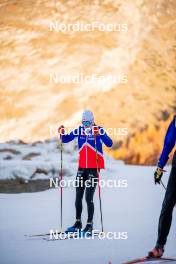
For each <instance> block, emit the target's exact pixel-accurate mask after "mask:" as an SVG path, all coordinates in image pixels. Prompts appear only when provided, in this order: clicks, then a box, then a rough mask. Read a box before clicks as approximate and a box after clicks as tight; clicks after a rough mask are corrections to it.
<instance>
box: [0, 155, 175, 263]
mask: <svg viewBox="0 0 176 264" xmlns="http://www.w3.org/2000/svg"><path fill="white" fill-rule="evenodd" d="M106 164H107V169H106V170H105V171H103V172H102V173H101V177H102V178H103V179H115V180H124V179H125V180H127V182H128V187H127V188H124V187H121V188H102V205H103V219H104V227H105V230H106V231H115V232H127V233H128V239H127V240H108V239H104V240H100V239H95V240H86V239H84V240H73V239H72V240H64V241H49V242H47V241H44V240H42V238H26V237H25V236H24V234H31V233H41V232H47V231H49V230H50V229H59V225H60V223H59V219H60V209H59V205H60V200H59V197H60V196H59V195H60V194H59V190H58V189H51V190H47V191H44V192H38V193H22V194H0V201H1V202H0V212H1V214H0V256H1V258H0V263H2V264H17V263H18V264H22V263H25V264H38V263H42V264H83V263H84V264H90V263H92V264H109V263H111V264H120V263H122V262H123V261H125V260H129V259H133V258H136V257H141V256H143V255H145V254H146V253H147V252H148V250H150V249H151V248H152V247H153V246H154V244H155V241H156V235H157V224H158V217H159V213H160V209H161V203H162V200H163V197H164V190H163V188H162V187H161V186H155V185H154V184H153V171H154V168H153V167H142V166H127V165H124V164H122V163H119V162H117V161H115V160H113V159H111V158H107V159H106ZM169 171H170V167H168V168H167V173H166V174H165V176H164V179H163V180H164V182H165V183H166V182H167V179H168V175H169ZM73 173H74V174H75V173H76V168H75V171H73ZM71 177H72V176H71ZM73 177H74V176H73ZM63 195H64V198H63V204H64V205H63V208H64V214H63V220H64V227H65V228H66V227H68V226H70V225H71V224H73V222H74V215H75V210H74V199H75V190H74V188H64V192H63ZM94 200H95V216H94V227H95V228H98V229H100V213H99V203H98V193H96V194H95V198H94ZM86 213H87V212H86V204H85V202H84V211H83V217H82V219H83V224H84V225H85V223H86V217H87V214H86ZM173 217H174V219H173V224H172V228H171V232H170V235H169V238H168V243H167V247H166V253H165V255H167V256H169V257H176V247H175V245H176V243H175V241H176V232H175V231H176V221H175V219H176V213H175V211H174V215H173ZM155 263H156V262H155Z"/></svg>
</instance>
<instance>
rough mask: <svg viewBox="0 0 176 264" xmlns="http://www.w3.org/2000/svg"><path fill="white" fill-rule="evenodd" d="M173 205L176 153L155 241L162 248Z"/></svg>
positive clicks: (175, 196)
mask: <svg viewBox="0 0 176 264" xmlns="http://www.w3.org/2000/svg"><path fill="white" fill-rule="evenodd" d="M175 204H176V152H175V154H174V158H173V162H172V169H171V173H170V177H169V181H168V185H167V190H166V194H165V198H164V201H163V205H162V210H161V214H160V218H159V225H158V240H157V244H158V245H162V246H164V245H165V244H166V241H167V236H168V234H169V231H170V227H171V223H172V213H173V209H174V206H175Z"/></svg>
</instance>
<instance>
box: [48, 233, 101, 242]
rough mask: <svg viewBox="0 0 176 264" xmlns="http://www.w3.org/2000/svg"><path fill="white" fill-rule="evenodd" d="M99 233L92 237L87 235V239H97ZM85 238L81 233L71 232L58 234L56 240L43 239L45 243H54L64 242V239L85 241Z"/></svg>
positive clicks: (53, 238)
mask: <svg viewBox="0 0 176 264" xmlns="http://www.w3.org/2000/svg"><path fill="white" fill-rule="evenodd" d="M99 234H101V232H94V233H93V235H88V236H87V238H88V239H91V238H93V237H98V235H99ZM85 238H86V236H85V235H83V234H82V233H77V232H72V233H60V234H59V235H58V236H57V237H56V238H55V237H52V238H50V237H43V240H45V241H56V240H66V239H85Z"/></svg>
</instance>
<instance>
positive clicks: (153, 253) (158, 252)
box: [148, 245, 164, 258]
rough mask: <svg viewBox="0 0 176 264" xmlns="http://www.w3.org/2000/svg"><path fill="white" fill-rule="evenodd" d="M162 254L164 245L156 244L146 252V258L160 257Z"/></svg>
mask: <svg viewBox="0 0 176 264" xmlns="http://www.w3.org/2000/svg"><path fill="white" fill-rule="evenodd" d="M163 254H164V246H162V245H156V246H155V247H154V249H152V251H150V252H149V253H148V258H161V257H162V256H163Z"/></svg>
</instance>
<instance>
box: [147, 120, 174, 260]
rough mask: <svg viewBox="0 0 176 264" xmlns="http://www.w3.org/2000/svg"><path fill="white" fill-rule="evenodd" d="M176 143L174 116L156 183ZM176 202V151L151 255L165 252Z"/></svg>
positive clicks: (158, 256) (165, 142)
mask: <svg viewBox="0 0 176 264" xmlns="http://www.w3.org/2000/svg"><path fill="white" fill-rule="evenodd" d="M175 144H176V116H174V118H173V120H172V122H171V123H170V125H169V128H168V130H167V133H166V136H165V140H164V147H163V151H162V153H161V156H160V159H159V162H158V167H157V169H156V171H155V173H154V180H155V184H156V183H159V184H160V182H161V178H162V175H163V172H164V170H163V168H164V166H165V165H166V163H167V161H168V159H169V154H170V152H171V151H172V149H173V148H174V146H175ZM175 204H176V151H175V153H174V156H173V160H172V169H171V173H170V177H169V181H168V185H167V189H166V194H165V198H164V201H163V206H162V210H161V214H160V218H159V225H158V239H157V243H156V246H155V247H154V249H153V250H152V251H151V252H149V257H156V258H160V257H162V255H163V253H164V246H165V244H166V241H167V236H168V234H169V231H170V227H171V222H172V213H173V209H174V206H175Z"/></svg>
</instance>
